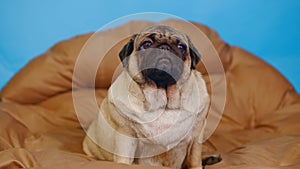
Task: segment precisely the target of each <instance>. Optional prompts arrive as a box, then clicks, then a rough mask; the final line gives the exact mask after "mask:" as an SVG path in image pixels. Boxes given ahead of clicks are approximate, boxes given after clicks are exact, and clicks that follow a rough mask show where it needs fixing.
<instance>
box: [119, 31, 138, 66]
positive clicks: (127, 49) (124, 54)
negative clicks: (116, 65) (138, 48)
mask: <svg viewBox="0 0 300 169" xmlns="http://www.w3.org/2000/svg"><path fill="white" fill-rule="evenodd" d="M135 37H136V34H135V35H133V36H132V37H131V38H130V40H129V42H128V43H127V44H126V45H125V46H124V47H123V48H122V50H121V51H120V53H119V57H120V59H121V61H122V64H123V67H127V62H128V56H130V55H131V53H132V51H133V48H134V39H135Z"/></svg>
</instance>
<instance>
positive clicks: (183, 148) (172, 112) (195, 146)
mask: <svg viewBox="0 0 300 169" xmlns="http://www.w3.org/2000/svg"><path fill="white" fill-rule="evenodd" d="M150 34H154V36H155V40H156V41H157V42H158V43H166V44H169V45H171V44H174V43H175V40H178V39H179V40H180V41H181V43H184V44H186V45H187V51H186V52H187V57H186V59H185V60H184V66H183V71H182V74H181V76H180V78H179V79H178V81H177V82H176V83H175V84H172V85H170V86H168V87H167V88H158V87H157V86H156V85H155V83H151V82H150V83H149V82H146V81H145V77H143V74H141V70H140V69H141V68H140V63H141V62H143V61H142V60H140V59H139V58H138V57H137V56H136V52H137V50H138V49H139V45H140V44H141V43H142V42H143V41H144V40H145V39H146V38H149V35H150ZM129 43H132V44H133V46H132V47H133V48H132V49H131V50H132V51H131V52H130V54H129V55H128V57H127V56H126V57H127V58H126V59H127V60H126V63H125V64H124V69H125V70H124V71H123V72H122V73H121V75H120V76H119V77H118V78H117V79H116V81H115V82H114V83H113V84H112V86H111V87H110V89H109V92H108V97H107V98H106V99H105V100H104V101H103V102H102V105H101V108H100V113H99V116H98V119H97V120H95V121H94V122H93V123H92V124H91V126H90V127H89V129H88V132H87V136H86V138H85V140H84V142H83V148H84V151H85V152H86V153H87V154H88V155H90V156H94V157H96V158H98V159H101V160H109V161H114V162H120V163H126V164H144V165H152V166H167V167H171V168H174V169H180V168H181V167H182V166H183V165H185V164H187V165H188V167H189V168H202V162H201V143H202V140H203V132H204V128H205V118H206V113H207V109H208V106H209V96H208V93H207V90H206V86H205V82H204V80H203V79H202V76H201V74H200V73H199V72H197V71H196V70H194V66H195V64H197V62H198V60H199V58H194V57H200V56H197V55H199V54H198V53H197V52H196V51H195V49H194V47H193V45H192V44H191V42H190V40H189V38H188V37H187V36H186V35H185V34H183V33H181V32H178V31H177V30H175V29H172V28H169V27H166V26H154V27H150V28H148V29H146V30H144V31H142V32H141V33H140V34H138V35H136V36H135V37H134V38H133V39H132V40H131V42H129ZM128 47H129V46H125V47H124V49H123V50H128V49H126V48H128ZM154 57H155V56H154ZM121 59H122V58H121ZM123 59H124V58H123ZM195 62H196V63H195ZM152 151H153V152H152ZM151 154H153V156H151Z"/></svg>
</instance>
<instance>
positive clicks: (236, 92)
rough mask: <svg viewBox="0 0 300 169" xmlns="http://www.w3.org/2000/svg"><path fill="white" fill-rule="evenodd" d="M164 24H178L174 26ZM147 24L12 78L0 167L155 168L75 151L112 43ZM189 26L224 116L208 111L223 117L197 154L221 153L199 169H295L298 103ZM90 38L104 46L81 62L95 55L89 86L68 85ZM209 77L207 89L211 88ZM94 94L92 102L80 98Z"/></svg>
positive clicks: (107, 75) (270, 72) (58, 53)
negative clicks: (209, 48) (200, 44)
mask: <svg viewBox="0 0 300 169" xmlns="http://www.w3.org/2000/svg"><path fill="white" fill-rule="evenodd" d="M164 23H168V24H173V25H177V26H180V24H181V22H180V21H174V20H172V21H166V22H164ZM151 24H152V23H150V22H145V21H135V22H130V23H127V24H124V25H122V26H120V27H117V28H114V29H111V30H106V31H103V32H98V33H97V36H92V33H90V34H86V35H80V36H77V37H74V38H72V39H69V40H66V41H63V42H60V43H58V44H56V45H55V46H53V47H52V48H51V49H49V50H48V51H47V52H45V53H44V54H42V55H40V56H38V57H36V58H35V59H33V60H32V61H31V62H29V63H28V64H27V65H26V66H25V67H24V68H23V69H22V70H21V71H20V72H18V73H17V74H16V75H15V76H14V77H13V78H12V79H11V81H10V82H9V83H8V84H7V85H6V86H5V87H4V88H3V90H2V91H1V102H0V168H38V169H46V168H64V169H68V168H70V169H71V168H72V169H73V168H112V169H114V168H115V169H120V168H123V169H129V168H135V169H148V168H149V169H150V168H161V167H149V166H138V165H134V166H128V165H123V164H116V163H113V162H105V161H96V160H95V159H93V158H90V157H88V156H86V155H85V154H84V153H83V151H82V141H83V138H84V136H85V132H84V130H83V128H84V129H85V128H86V127H87V126H88V125H89V123H90V122H91V120H93V119H94V117H95V116H96V115H97V112H98V109H97V108H98V106H99V105H100V103H101V101H102V100H103V98H104V97H105V96H106V94H107V89H108V87H109V86H110V84H111V82H112V81H113V76H114V72H115V69H116V68H117V66H118V65H119V64H120V61H119V58H118V53H119V51H120V49H121V48H122V47H123V45H124V44H125V43H126V40H127V39H126V38H124V39H121V41H120V39H118V36H119V35H120V34H121V33H124V32H125V33H127V34H134V33H137V32H139V31H140V30H141V29H142V28H144V27H146V26H149V25H151ZM194 25H195V26H197V27H198V28H199V29H201V31H202V32H204V33H205V35H206V36H207V37H208V38H209V39H210V40H211V42H212V44H213V45H214V47H215V49H216V51H217V53H218V55H219V56H220V59H221V62H222V65H223V68H224V71H225V74H223V72H222V71H219V70H216V71H213V73H208V72H207V67H205V65H204V64H203V63H202V64H199V65H198V67H197V69H198V70H199V71H201V72H202V74H203V76H204V78H205V80H206V82H207V86H208V88H209V91H210V92H211V88H210V86H211V85H215V87H216V88H215V94H214V98H216V99H221V98H226V102H225V107H224V110H219V109H218V107H214V106H212V109H214V110H215V112H221V113H223V116H222V119H221V121H220V123H219V125H218V127H217V129H216V130H215V131H214V133H213V135H212V136H211V137H209V139H208V140H207V141H206V142H205V143H204V150H203V151H204V152H203V153H204V155H210V154H215V153H219V154H221V157H222V161H221V162H220V163H217V164H214V165H211V166H206V168H207V169H213V168H225V169H226V168H227V169H232V168H246V169H247V168H249V169H250V168H253V169H254V168H255V169H257V168H300V151H299V150H300V123H299V121H300V96H299V95H298V94H297V93H296V92H295V90H294V89H293V87H292V86H291V84H290V83H289V82H288V81H287V80H286V79H285V78H284V77H283V76H282V75H281V74H280V73H278V71H276V70H275V69H274V68H272V67H271V66H269V65H268V64H267V63H265V62H263V61H262V60H260V59H259V58H257V57H255V56H253V55H252V54H251V53H249V52H247V51H245V50H243V49H241V48H239V47H233V46H230V45H228V44H227V43H225V42H224V41H222V40H221V39H220V38H219V36H218V34H217V33H216V32H215V31H213V30H211V29H209V28H208V27H206V26H203V25H200V24H197V23H194ZM91 37H93V38H95V40H96V39H97V38H102V39H105V43H104V42H103V43H101V42H100V44H99V45H96V46H94V48H95V49H94V50H93V48H92V50H91V51H90V53H86V55H87V56H88V55H89V54H90V55H93V54H95V53H99V51H102V52H103V53H102V54H103V55H105V57H104V60H103V62H101V64H100V65H99V66H98V70H97V72H96V76H95V81H90V80H88V79H87V81H85V80H82V79H81V80H80V79H76V77H73V72H74V66H75V64H76V59H77V58H78V56H79V54H80V51H81V50H82V49H83V47H84V45H85V43H86V42H87V41H89V40H90V38H91ZM193 38H194V39H195V38H196V39H197V38H198V36H197V35H193ZM116 41H119V42H118V43H116V44H114V42H116ZM111 44H114V45H113V46H110V45H111ZM111 47H112V48H111ZM203 57H204V58H205V57H209V56H203ZM86 71H87V72H89V70H86ZM224 75H225V76H224ZM86 76H87V77H88V76H89V74H88V73H87V74H86ZM222 76H224V77H225V80H226V86H225V87H226V88H225V89H226V92H225V93H224V92H222V91H223V90H222V89H223V87H224V85H222V84H224V81H221V80H220V81H219V82H218V81H217V80H218V79H222V78H221V77H222ZM212 78H215V79H216V81H214V83H215V84H211V83H212V81H211V79H212ZM72 80H74V81H73V84H72ZM72 85H73V93H72ZM94 92H95V95H96V98H97V100H96V102H95V100H93V99H91V98H90V97H88V96H89V95H90V94H94ZM72 94H73V95H76V97H78V98H81V102H80V103H81V104H80V105H79V107H80V109H76V107H74V105H73V101H74V100H73V97H72ZM95 104H96V106H95ZM75 109H76V111H80V114H76V112H75ZM78 117H79V119H80V122H81V123H79V120H78ZM82 127H83V128H82Z"/></svg>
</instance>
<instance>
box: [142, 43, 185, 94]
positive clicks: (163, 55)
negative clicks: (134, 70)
mask: <svg viewBox="0 0 300 169" xmlns="http://www.w3.org/2000/svg"><path fill="white" fill-rule="evenodd" d="M138 57H139V60H140V70H141V72H142V75H143V77H144V78H145V81H146V82H148V83H152V82H154V83H155V84H156V86H157V87H158V88H167V87H168V86H170V85H173V84H175V83H176V82H177V81H178V80H179V79H180V77H181V74H182V72H183V67H184V61H183V60H182V59H181V57H178V56H176V55H175V54H174V53H173V52H170V51H169V50H162V49H159V48H149V49H147V50H144V51H139V52H138Z"/></svg>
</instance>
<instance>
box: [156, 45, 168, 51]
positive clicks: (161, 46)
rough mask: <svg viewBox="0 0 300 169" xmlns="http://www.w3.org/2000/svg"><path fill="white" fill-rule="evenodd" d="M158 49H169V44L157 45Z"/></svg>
mask: <svg viewBox="0 0 300 169" xmlns="http://www.w3.org/2000/svg"><path fill="white" fill-rule="evenodd" d="M158 49H162V50H170V46H169V45H166V44H163V45H160V46H159V47H158Z"/></svg>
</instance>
